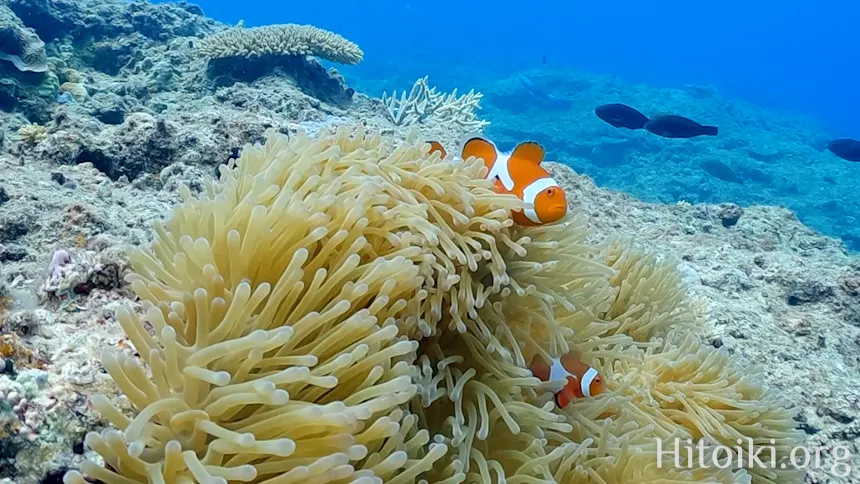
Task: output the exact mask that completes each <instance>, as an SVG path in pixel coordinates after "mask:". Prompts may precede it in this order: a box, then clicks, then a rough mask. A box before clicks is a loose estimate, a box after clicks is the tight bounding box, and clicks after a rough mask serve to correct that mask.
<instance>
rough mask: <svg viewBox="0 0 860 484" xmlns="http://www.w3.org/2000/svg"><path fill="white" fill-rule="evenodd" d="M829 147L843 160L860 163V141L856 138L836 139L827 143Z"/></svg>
mask: <svg viewBox="0 0 860 484" xmlns="http://www.w3.org/2000/svg"><path fill="white" fill-rule="evenodd" d="M827 149H828V150H830V152H831V153H833V154H834V155H836V156H838V157H840V158H842V159H843V160H847V161H856V162H858V163H860V141H857V140H856V139H850V138H843V139H835V140H833V141H831V142H830V143H827Z"/></svg>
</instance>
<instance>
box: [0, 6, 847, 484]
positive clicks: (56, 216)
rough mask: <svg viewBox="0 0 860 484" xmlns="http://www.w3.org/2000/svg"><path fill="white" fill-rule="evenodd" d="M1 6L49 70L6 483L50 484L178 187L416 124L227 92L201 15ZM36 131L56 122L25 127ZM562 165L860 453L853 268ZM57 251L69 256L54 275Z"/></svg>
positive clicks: (816, 417) (827, 435)
mask: <svg viewBox="0 0 860 484" xmlns="http://www.w3.org/2000/svg"><path fill="white" fill-rule="evenodd" d="M2 5H3V4H2V3H0V6H2ZM8 5H10V6H11V7H12V8H11V10H12V11H13V12H30V13H31V14H32V15H30V16H28V17H27V18H30V19H31V20H32V19H35V20H34V21H33V22H34V24H33V25H29V26H31V27H33V28H34V30H35V31H36V32H38V33H39V35H40V36H44V37H45V38H46V42H47V47H46V50H47V55H48V57H49V63H50V69H49V72H48V73H47V74H42V75H41V77H39V78H36V80H35V81H34V78H33V77H32V75H30V74H27V75H24V74H21V73H16V72H14V69H13V68H11V65H10V64H9V63H3V62H0V66H2V70H0V79H2V80H3V82H4V83H5V87H7V88H10V89H11V88H14V89H15V93H16V96H17V97H16V98H15V101H14V102H12V103H11V104H9V103H7V104H4V106H5V108H4V109H5V111H0V126H2V132H1V133H2V137H0V140H2V145H0V268H2V269H1V270H2V274H0V290H2V291H3V292H0V297H4V298H5V301H4V302H6V303H8V308H7V310H6V311H5V312H0V329H2V338H3V340H2V347H0V350H2V352H3V354H4V356H5V357H6V360H11V362H12V363H8V364H6V363H4V366H0V368H2V369H3V373H2V374H0V432H2V433H0V479H5V481H3V482H16V483H22V484H29V483H39V482H44V483H53V482H61V481H60V479H61V476H62V473H63V472H64V471H65V470H66V469H68V468H69V467H72V468H74V467H76V466H77V462H78V461H79V460H80V459H81V454H82V452H84V448H83V445H82V438H83V435H84V434H85V432H86V431H89V430H93V429H97V428H98V426H99V421H98V418H97V416H96V415H95V413H94V412H93V411H92V410H91V409H90V408H89V407H88V405H87V396H88V395H91V394H93V393H97V392H108V393H113V385H112V383H111V382H110V380H109V378H108V377H107V375H106V373H105V371H104V369H103V367H102V366H101V363H100V362H99V360H100V353H101V352H102V351H103V350H104V349H114V348H121V347H123V346H127V345H128V343H127V340H125V339H124V337H123V334H122V330H121V329H120V327H119V325H118V324H117V322H116V321H115V320H114V315H113V313H114V310H115V309H116V308H117V307H118V306H119V305H120V304H122V303H124V302H131V303H132V304H136V303H135V299H134V296H133V295H132V294H131V293H130V290H129V288H128V287H127V286H126V285H125V284H124V282H123V281H122V274H123V272H124V271H125V270H126V268H127V267H126V263H125V259H124V257H123V253H122V248H123V246H124V245H125V244H141V243H146V242H148V241H149V240H150V239H151V232H150V230H151V229H150V224H151V222H152V221H153V220H155V219H160V218H164V217H166V216H167V215H168V214H169V211H170V209H171V207H172V206H173V205H174V204H175V203H177V202H178V201H179V196H178V192H177V188H178V186H179V185H180V184H183V183H184V184H186V185H188V186H189V187H190V188H191V189H192V191H195V190H199V189H200V188H201V187H202V183H203V180H204V179H206V178H211V177H213V176H214V175H215V171H216V166H217V165H218V164H219V163H223V162H225V161H226V160H227V159H229V157H231V156H234V155H235V154H236V153H237V150H238V149H240V148H241V147H242V146H243V145H244V144H246V143H249V142H258V141H260V140H261V139H262V137H261V135H262V133H263V131H264V130H265V129H266V128H274V129H276V130H279V131H282V132H293V131H295V130H296V129H299V128H300V127H301V128H304V129H306V130H309V131H311V132H313V131H315V130H318V129H327V127H329V126H336V125H342V124H351V123H364V124H366V125H367V126H369V127H370V128H371V129H372V130H377V131H381V132H383V133H384V134H385V135H386V136H389V137H392V138H394V139H396V138H398V137H403V136H404V135H405V134H406V132H407V128H406V127H402V126H400V127H398V126H394V125H393V124H392V123H391V121H389V119H388V117H387V116H386V109H385V107H384V106H383V105H382V104H381V102H380V101H379V100H378V99H371V98H368V97H367V96H364V95H362V94H360V93H355V94H354V95H353V94H352V93H351V92H348V90H347V88H346V87H345V86H344V85H343V83H342V82H341V80H340V79H339V78H338V76H336V75H334V76H329V75H328V74H325V72H324V71H322V70H321V68H319V67H318V66H316V65H315V64H309V65H310V67H307V71H303V72H301V73H300V75H304V76H308V77H309V78H311V79H321V80H323V81H325V82H322V81H320V82H322V84H313V83H312V85H317V86H318V88H313V87H312V88H308V85H307V84H305V85H304V86H303V87H304V89H301V88H300V87H299V86H298V85H297V83H296V82H295V80H294V78H293V77H291V76H289V75H286V74H284V73H273V74H271V75H266V76H263V77H261V78H258V79H254V80H252V81H250V82H239V83H235V84H232V85H229V86H216V85H215V84H214V83H213V82H212V81H211V80H210V79H207V78H206V76H205V64H204V63H203V62H202V61H201V60H200V59H197V58H195V56H194V51H193V48H192V47H191V44H192V43H191V42H189V37H194V36H201V35H204V34H206V33H209V32H213V31H216V30H219V29H221V28H223V26H221V25H218V24H217V23H215V22H214V21H211V20H208V19H206V18H205V17H203V16H201V15H200V13H199V12H198V11H197V10H196V9H195V8H194V7H193V6H191V5H188V4H179V5H174V4H168V5H159V6H152V5H149V4H145V3H130V4H129V3H112V2H107V3H105V2H96V1H92V2H91V1H88V0H81V1H76V2H66V3H57V4H54V5H53V6H51V7H47V6H46V4H44V3H39V2H29V1H26V0H11V1H10V2H8ZM40 9H41V10H40ZM141 12H142V13H141ZM50 32H53V33H54V35H53V36H51V37H48V34H49V33H50ZM141 32H143V33H141ZM82 38H85V39H87V40H86V42H83V43H80V42H76V40H80V39H82ZM47 39H53V40H50V42H48V40H47ZM110 56H113V57H110ZM116 65H119V66H121V67H120V68H116V67H110V66H116ZM106 66H107V67H106ZM51 76H53V79H52V77H51ZM66 82H74V83H76V84H80V85H82V86H83V87H84V88H85V91H86V92H84V93H83V94H82V95H81V97H80V100H79V101H78V102H76V103H67V104H60V103H57V102H56V95H57V94H58V86H59V85H60V84H63V83H66ZM319 86H321V87H319ZM76 93H78V94H80V92H78V91H76ZM4 102H5V101H4ZM490 121H492V120H490ZM28 122H35V123H38V124H39V125H40V126H42V127H43V128H44V129H39V130H38V131H39V133H38V134H36V135H33V136H30V137H28V136H22V134H20V133H25V132H26V130H23V131H20V130H19V128H20V127H21V126H24V125H26V124H27V123H28ZM421 131H422V133H423V134H424V135H426V136H427V137H434V138H440V139H442V140H444V141H446V142H450V141H452V140H454V139H456V138H457V137H458V136H459V134H460V133H456V132H455V131H456V130H452V129H450V128H447V127H445V126H441V125H440V124H439V123H435V122H434V121H433V120H432V119H431V120H429V121H428V122H427V123H426V124H425V125H424V126H422V127H421ZM550 166H551V167H552V171H553V174H554V175H555V177H556V179H557V180H559V181H560V182H561V183H562V185H563V187H564V188H565V190H566V191H567V193H568V200H569V204H570V207H571V209H572V210H575V211H579V212H581V213H583V214H584V215H585V216H586V217H587V220H588V222H589V224H590V225H591V227H592V228H593V230H594V234H595V235H594V238H595V240H598V239H599V238H600V237H603V236H609V235H613V236H621V237H624V238H627V239H629V240H630V241H632V242H633V243H634V244H637V245H641V246H642V247H645V248H648V249H651V250H653V251H655V252H657V253H658V254H660V255H661V256H662V257H666V258H670V259H673V260H675V261H677V263H678V268H679V270H680V271H681V273H682V274H683V277H684V280H685V282H686V284H687V286H688V289H689V291H690V292H691V293H692V294H693V295H694V297H696V298H697V299H699V300H700V301H701V302H702V304H703V306H704V307H705V308H706V309H707V311H708V318H707V319H708V321H709V330H710V334H709V335H708V337H709V338H710V340H711V341H712V344H713V345H714V346H717V347H722V348H724V349H725V350H726V351H729V352H731V353H734V354H736V355H738V356H739V358H741V359H742V360H744V362H746V363H750V364H756V365H761V366H763V367H765V368H766V379H767V382H768V384H770V385H771V386H774V387H776V388H779V389H780V390H781V391H782V393H783V395H784V398H785V404H786V405H792V406H799V407H801V408H802V412H801V413H800V416H799V417H798V425H799V426H800V427H801V428H802V429H804V430H805V432H806V433H807V434H808V438H809V441H808V442H807V444H806V445H807V446H808V447H810V448H815V447H824V448H827V449H830V448H833V447H834V446H847V447H848V448H849V449H850V451H851V453H852V454H856V453H857V452H858V451H860V449H858V446H857V444H858V442H860V440H858V438H859V437H860V420H858V417H860V410H858V402H860V258H858V257H857V256H854V255H850V254H849V253H848V252H846V250H845V248H844V246H843V245H842V243H841V242H839V241H837V240H835V239H832V238H828V237H824V236H821V235H819V234H817V233H815V232H814V231H813V230H811V229H809V228H807V227H805V226H804V225H802V224H801V223H800V222H799V221H798V220H797V218H796V217H795V216H794V215H793V214H792V213H791V212H790V211H789V210H787V209H783V208H779V207H765V206H753V207H746V208H741V207H738V206H736V205H731V204H723V205H690V204H685V203H681V204H677V205H660V204H649V203H643V202H641V201H638V200H636V199H634V198H631V197H630V196H628V195H625V194H623V193H617V192H613V191H609V190H605V189H601V188H600V187H597V186H595V184H594V183H593V181H592V180H591V179H590V178H589V177H587V176H585V175H582V174H578V173H575V172H574V171H573V170H571V169H570V168H568V167H566V166H564V165H561V164H557V163H552V164H551V165H550ZM59 249H64V250H67V251H68V252H69V253H70V256H71V262H70V263H69V264H66V265H64V266H63V267H62V268H61V269H60V270H58V271H57V272H56V273H54V274H48V266H49V263H50V261H51V258H52V255H53V254H54V253H55V251H57V250H59ZM853 465H854V466H855V467H858V468H860V458H855V459H854V460H853ZM826 470H827V468H826V467H825V468H824V469H821V470H815V469H813V470H810V471H809V473H808V477H807V481H808V482H816V483H817V482H822V483H823V482H860V472H854V473H853V477H848V478H842V479H839V478H835V477H833V476H830V477H828V476H827V474H826V472H825V471H826Z"/></svg>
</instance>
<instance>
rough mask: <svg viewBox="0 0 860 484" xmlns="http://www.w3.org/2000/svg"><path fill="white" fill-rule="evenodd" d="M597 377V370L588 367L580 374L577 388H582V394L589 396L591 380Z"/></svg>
mask: <svg viewBox="0 0 860 484" xmlns="http://www.w3.org/2000/svg"><path fill="white" fill-rule="evenodd" d="M596 377H597V370H595V369H594V367H590V368H589V369H588V370H586V371H585V374H584V375H582V381H581V382H579V389H580V390H582V395H583V396H586V397H590V396H591V382H593V381H594V379H595V378H596Z"/></svg>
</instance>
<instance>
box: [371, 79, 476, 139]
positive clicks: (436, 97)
mask: <svg viewBox="0 0 860 484" xmlns="http://www.w3.org/2000/svg"><path fill="white" fill-rule="evenodd" d="M427 79H428V77H427V76H424V77H423V78H421V79H418V80H417V81H415V84H414V85H413V86H412V90H411V91H410V92H409V95H408V96H407V95H406V91H403V92H402V93H401V94H400V97H398V96H397V91H394V92H393V93H391V96H390V97H389V96H388V93H387V92H385V93H383V94H382V103H383V104H384V105H385V107H386V108H387V110H388V117H389V119H391V122H392V123H394V124H395V125H397V126H408V125H412V124H419V123H423V122H425V121H426V120H427V119H428V118H430V117H433V118H435V119H436V120H437V121H439V122H440V123H441V124H443V125H446V126H449V127H456V128H459V129H460V130H463V131H478V130H481V129H483V128H484V127H486V126H487V125H489V124H490V123H489V121H483V120H480V119H478V118H477V116H476V115H475V109H480V105H479V104H478V103H479V102H480V100H481V98H482V97H483V95H482V94H481V93H479V92H477V93H476V92H475V91H474V90H471V91H469V92H468V93H466V94H463V95H462V96H459V97H458V96H457V90H456V89H455V90H454V91H453V92H451V93H449V94H444V93H440V92H437V91H436V88H435V87H433V88H431V87H430V86H429V84H428V83H427Z"/></svg>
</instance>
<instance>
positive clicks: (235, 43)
mask: <svg viewBox="0 0 860 484" xmlns="http://www.w3.org/2000/svg"><path fill="white" fill-rule="evenodd" d="M197 50H198V52H199V53H200V54H201V55H202V56H203V57H205V58H207V59H223V58H228V57H262V56H270V55H276V56H279V55H287V56H308V55H310V56H316V57H322V58H323V59H327V60H330V61H332V62H339V63H341V64H358V63H359V62H361V60H362V58H363V57H364V53H363V52H362V51H361V49H360V48H359V47H358V45H356V44H354V43H353V42H350V41H348V40H346V39H345V38H343V37H341V36H340V35H337V34H335V33H333V32H329V31H327V30H323V29H320V28H317V27H314V26H312V25H296V24H282V25H266V26H263V27H254V28H250V29H245V28H233V29H230V30H226V31H224V32H220V33H217V34H214V35H210V36H208V37H206V38H204V39H203V40H201V41H200V42H199V44H198V45H197Z"/></svg>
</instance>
